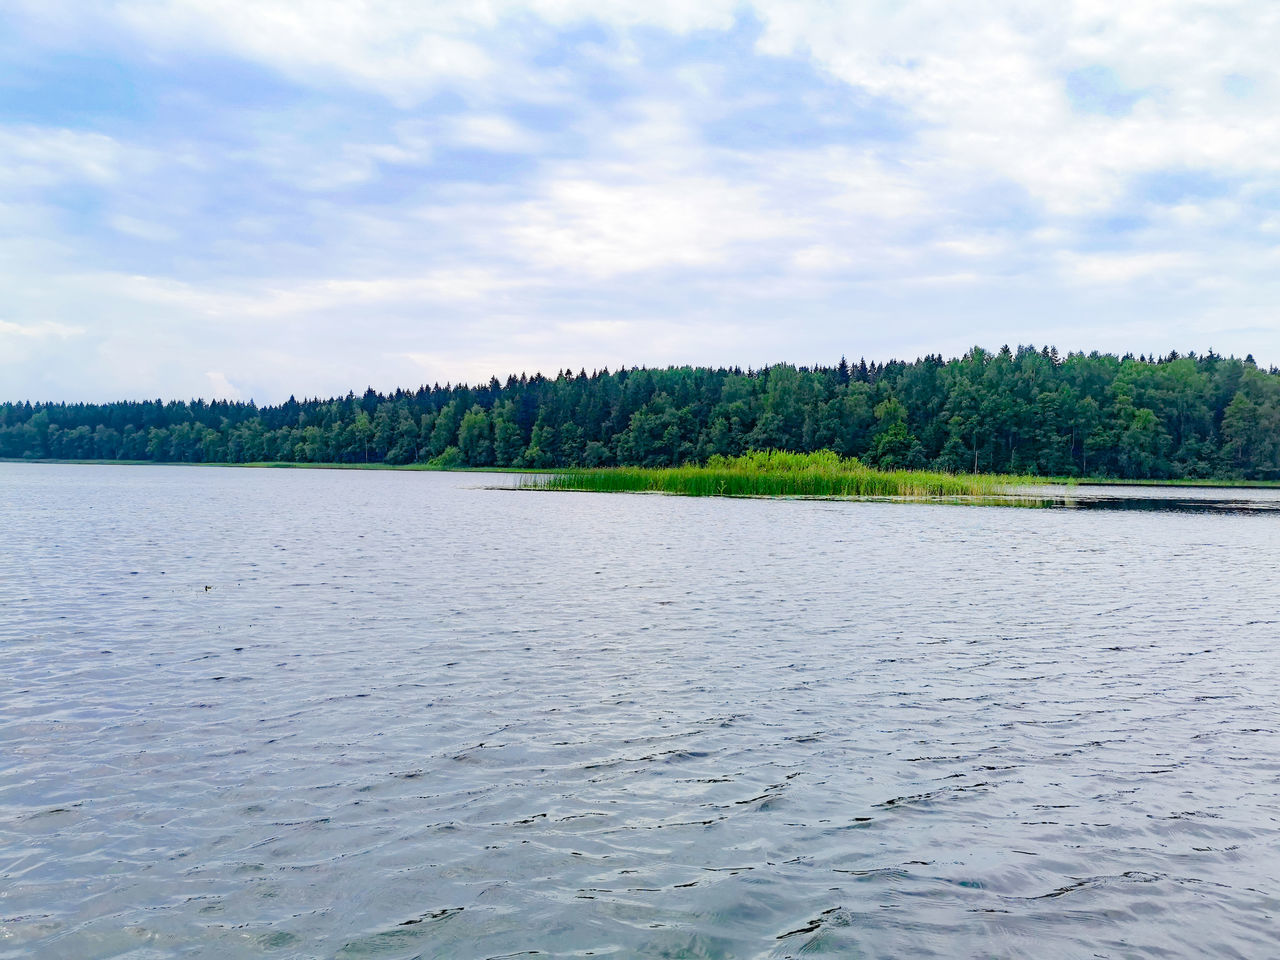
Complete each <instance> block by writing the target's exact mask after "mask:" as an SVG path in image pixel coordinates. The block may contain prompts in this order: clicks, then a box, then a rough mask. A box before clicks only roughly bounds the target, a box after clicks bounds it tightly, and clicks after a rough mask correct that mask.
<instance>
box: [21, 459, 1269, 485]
mask: <svg viewBox="0 0 1280 960" xmlns="http://www.w3.org/2000/svg"><path fill="white" fill-rule="evenodd" d="M0 463H42V464H62V465H72V466H93V465H99V466H113V467H217V468H224V469H227V468H244V469H256V470H262V469H267V470H399V471H408V472H415V473H496V474H559V473H565V472H568V471H575V470H587V469H603V470H630V469H664V468H639V467H602V468H589V467H436V466H431V465H429V464H425V463H404V464H392V463H300V462H297V461H290V460H257V461H251V462H247V463H235V462H229V461H210V462H199V463H192V462H190V461H184V460H64V459H58V458H54V457H44V458H27V457H0ZM972 476H979V477H981V476H990V477H996V476H1001V477H1002V475H999V474H972ZM1002 478H1003V477H1002ZM1019 480H1020V481H1021V483H1020V484H1019V485H1022V484H1027V485H1036V484H1043V485H1045V486H1081V487H1086V486H1089V487H1162V488H1170V487H1172V488H1178V487H1187V488H1196V489H1215V488H1216V489H1222V490H1250V489H1256V490H1275V489H1280V480H1232V479H1227V478H1200V477H1195V478H1183V479H1176V480H1156V479H1141V480H1126V479H1124V478H1120V477H1034V476H1024V477H1020V478H1019Z"/></svg>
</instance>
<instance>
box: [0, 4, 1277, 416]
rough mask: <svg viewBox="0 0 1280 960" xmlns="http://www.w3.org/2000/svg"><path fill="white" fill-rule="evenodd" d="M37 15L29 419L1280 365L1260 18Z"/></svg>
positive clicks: (360, 9)
mask: <svg viewBox="0 0 1280 960" xmlns="http://www.w3.org/2000/svg"><path fill="white" fill-rule="evenodd" d="M7 9H8V10H9V11H12V18H11V25H12V31H11V35H10V39H8V40H5V39H0V55H6V56H7V57H9V58H10V59H12V60H13V61H14V62H15V63H17V64H19V69H18V70H17V71H16V72H17V73H20V74H21V77H22V85H21V86H20V87H19V86H15V87H13V88H12V89H11V88H9V87H5V88H3V89H0V156H3V157H4V161H3V162H2V163H0V284H3V286H4V288H5V290H6V313H5V320H4V321H3V325H0V337H3V338H4V339H5V341H6V343H7V344H9V345H11V346H10V350H9V351H8V353H7V355H3V356H0V375H2V376H3V382H5V383H6V384H7V385H10V386H9V389H12V390H17V391H19V392H22V391H34V390H37V389H38V390H39V391H42V392H45V391H50V390H51V391H53V393H52V395H54V396H56V395H58V394H59V392H61V393H63V394H67V395H72V394H74V393H76V392H77V391H82V392H89V393H92V394H93V395H94V396H99V397H101V396H103V395H104V393H105V394H107V395H110V394H111V393H114V392H119V391H127V390H134V389H138V390H142V391H143V392H144V393H145V394H151V393H154V392H156V391H158V390H161V389H162V388H163V390H164V391H169V392H176V393H178V394H190V393H196V392H200V391H208V390H209V389H210V388H211V387H216V389H217V390H220V391H223V395H230V394H229V393H227V392H226V389H227V387H230V388H231V389H233V390H234V389H238V390H239V392H240V393H241V395H246V396H255V397H256V398H257V399H259V400H269V399H272V398H274V399H281V398H282V397H284V396H288V395H289V394H290V393H299V394H302V393H317V392H324V391H334V392H343V393H345V391H346V390H347V389H349V388H351V387H352V386H353V385H355V386H359V385H360V384H361V383H376V384H377V385H378V386H380V387H394V386H395V385H396V384H397V378H402V379H403V380H404V381H405V382H408V381H411V380H413V379H414V378H418V377H422V376H428V377H429V378H431V379H440V380H441V381H442V382H443V381H444V380H454V381H457V380H459V379H464V378H482V379H487V378H488V376H489V375H491V374H496V375H498V376H500V377H501V376H505V374H506V373H508V372H511V371H517V370H521V369H533V368H541V369H543V370H544V371H551V370H554V369H558V368H560V367H562V366H563V365H564V364H565V363H569V364H570V365H572V366H574V367H575V368H576V367H578V366H585V367H587V368H588V369H590V368H592V367H593V366H600V365H604V364H605V363H608V364H610V365H612V366H617V365H619V364H622V363H666V362H685V361H701V362H712V363H742V364H744V365H746V364H751V363H763V362H769V361H771V360H778V359H787V358H790V359H794V360H797V361H799V362H813V361H815V360H821V359H824V358H826V359H829V358H830V357H833V356H835V357H838V356H839V355H840V354H841V353H847V354H849V355H853V354H854V353H858V354H862V353H865V354H866V355H867V356H868V357H871V356H873V355H888V354H894V355H899V356H901V355H906V354H907V353H908V352H910V351H912V350H916V351H918V352H935V351H938V350H944V351H945V350H947V349H952V348H953V347H954V348H955V349H959V350H963V349H965V348H967V347H968V346H971V345H972V343H973V342H975V341H976V342H985V343H988V344H992V345H995V344H998V343H1000V342H1004V341H1006V340H1008V341H1009V342H1026V341H1035V342H1044V341H1053V342H1057V343H1058V344H1059V346H1060V347H1062V348H1063V349H1067V348H1069V347H1076V348H1087V349H1092V348H1094V347H1097V348H1099V349H1104V348H1108V347H1110V348H1115V349H1120V350H1121V351H1122V352H1123V350H1126V349H1134V350H1135V352H1136V351H1138V350H1143V351H1147V350H1151V349H1153V348H1154V349H1158V350H1160V351H1164V350H1167V349H1169V348H1172V347H1177V348H1178V349H1180V350H1185V349H1189V348H1191V349H1203V348H1204V347H1205V346H1207V344H1206V343H1204V342H1203V340H1202V339H1201V338H1204V337H1209V338H1210V339H1212V341H1213V343H1212V345H1213V346H1215V348H1217V349H1219V350H1223V351H1225V350H1230V349H1238V350H1239V351H1240V352H1250V351H1251V352H1253V353H1254V354H1255V355H1256V356H1258V357H1259V358H1260V359H1263V358H1270V359H1271V362H1277V361H1280V331H1276V330H1275V329H1274V325H1273V324H1269V323H1268V321H1267V320H1266V317H1267V316H1269V313H1268V312H1267V311H1268V309H1269V307H1268V303H1269V302H1273V301H1274V297H1275V294H1276V293H1278V292H1280V291H1278V290H1277V289H1276V287H1277V285H1278V283H1280V281H1277V280H1275V279H1273V278H1274V277H1275V276H1276V274H1275V270H1274V266H1275V263H1276V259H1275V258H1276V254H1275V250H1276V245H1277V236H1280V118H1278V117H1276V116H1275V114H1274V110H1273V109H1272V104H1274V102H1275V100H1276V98H1277V96H1280V80H1278V79H1277V75H1276V74H1275V72H1274V69H1273V67H1272V66H1271V62H1272V58H1273V56H1274V53H1273V51H1274V48H1275V41H1276V38H1277V35H1278V34H1280V10H1275V9H1273V8H1272V7H1271V6H1269V5H1261V4H1258V5H1253V4H1246V3H1226V4H1221V5H1205V4H1200V3H1192V2H1190V0H1187V2H1183V0H1171V2H1162V3H1154V2H1139V3H1137V4H1135V5H1130V6H1126V7H1123V8H1121V7H1117V6H1115V5H1114V4H1103V3H1101V2H1094V0H1088V2H1075V3H1072V4H1067V5H1059V6H1040V7H1027V6H1026V5H1024V4H1015V3H1012V2H1006V0H996V2H992V3H988V4H983V5H981V6H980V7H978V8H974V7H958V6H956V5H955V4H950V3H943V2H941V0H916V2H909V3H904V4H898V5H894V6H892V7H885V6H883V5H867V4H863V5H858V4H831V3H827V2H817V0H814V2H809V0H787V2H782V0H758V2H737V0H735V2H723V0H713V2H708V3H699V4H690V3H677V2H674V0H670V2H667V0H664V2H660V3H652V4H635V3H622V2H586V0H531V2H527V3H515V2H508V0H495V2H491V3H484V4H474V3H465V4H464V3H461V2H441V3H431V4H411V3H401V2H393V0H369V2H366V3H363V4H350V3H346V2H344V0H260V2H256V3H248V2H231V0H145V2H144V0H109V2H106V3H103V4H94V5H89V6H86V5H84V4H80V3H73V2H71V0H41V2H40V3H39V4H36V3H34V2H21V3H19V2H16V0H15V2H14V3H12V4H10V6H9V7H8V8H7ZM108 75H109V76H111V77H113V78H114V79H113V81H112V83H110V84H106V83H103V84H98V85H96V86H95V85H94V83H93V82H92V78H94V77H100V76H108ZM14 91H16V92H14ZM86 91H92V92H94V95H93V96H89V95H88V93H87V92H86ZM6 97H8V99H6ZM1152 316H1159V317H1160V318H1161V319H1160V323H1159V324H1157V325H1156V326H1155V327H1153V326H1152V321H1151V319H1150V318H1151V317H1152ZM1234 318H1238V319H1234ZM50 324H52V325H53V326H49V325H50ZM19 328H20V330H21V331H23V332H20V331H19ZM1218 328H1221V329H1222V330H1223V331H1224V334H1223V335H1222V336H1221V337H1215V336H1213V332H1214V330H1215V329H1218ZM59 330H62V331H73V333H68V334H66V335H63V334H60V333H58V331H59ZM1153 330H1154V331H1155V332H1154V333H1153ZM1154 336H1159V337H1164V338H1166V340H1165V341H1162V342H1161V343H1154V342H1152V338H1153V337H1154ZM1126 338H1128V339H1126ZM1185 338H1192V339H1191V341H1190V342H1189V341H1188V339H1185ZM1131 341H1132V342H1131ZM16 344H21V345H22V349H23V351H24V352H23V354H22V356H23V357H24V358H25V359H24V360H22V362H18V361H17V360H15V359H14V358H15V357H16V356H17V355H18V354H17V349H16V347H15V346H12V345H16ZM0 353H3V352H0ZM37 363H38V364H39V365H40V366H41V368H42V369H41V372H40V373H39V375H37V374H36V373H34V372H32V370H34V368H35V365H36V364H37ZM211 371H213V372H214V373H216V374H218V375H219V376H221V377H223V378H224V379H225V382H223V380H218V381H216V382H215V381H214V380H211V379H210V372H211Z"/></svg>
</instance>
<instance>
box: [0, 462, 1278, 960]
mask: <svg viewBox="0 0 1280 960" xmlns="http://www.w3.org/2000/svg"><path fill="white" fill-rule="evenodd" d="M511 483H512V480H511V478H509V477H506V476H497V475H477V474H439V473H407V472H356V471H324V470H253V469H219V468H199V467H185V468H184V467H160V466H155V467H128V466H105V465H103V466H91V465H42V464H0V746H2V748H3V749H2V750H0V958H19V957H21V958H24V960H25V958H31V957H34V958H57V960H68V958H108V957H113V958H115V957H119V958H129V960H153V958H162V957H208V958H232V960H235V958H257V957H272V958H310V957H326V958H328V957H338V958H357V957H377V958H410V957H459V958H472V957H474V958H482V957H483V958H488V957H513V956H539V957H554V958H560V957H565V958H568V957H575V958H576V957H586V956H597V957H618V958H623V957H655V958H656V957H667V958H675V957H686V958H695V957H696V958H715V957H723V958H730V957H733V958H748V957H749V958H782V957H822V956H830V957H904V956H911V957H948V958H951V957H970V956H974V957H976V956H981V957H1028V956H1034V957H1039V958H1044V957H1095V956H1102V957H1204V956H1214V957H1251V958H1253V957H1261V956H1269V955H1275V954H1277V953H1278V952H1280V938H1278V936H1277V933H1276V929H1277V914H1278V913H1280V706H1278V705H1277V693H1278V692H1280V676H1278V673H1280V654H1277V652H1276V641H1277V636H1278V635H1280V590H1277V584H1276V576H1277V570H1280V514H1277V513H1275V512H1270V513H1268V512H1266V511H1263V512H1257V513H1248V512H1241V511H1210V512H1197V511H1194V510H1182V509H1178V510H1171V511H1155V510H1149V509H1148V510H1131V511H1128V510H1070V509H1047V510H1039V509H1036V510H1029V509H1012V508H1000V507H977V506H954V505H922V504H901V503H856V502H821V501H801V500H790V501H767V500H724V499H693V498H689V499H686V498H675V497H660V496H634V495H632V496H628V495H609V494H573V493H545V492H528V491H523V492H521V491H514V490H510V489H489V488H490V487H493V486H495V485H496V486H504V485H506V486H509V485H511ZM1105 493H1106V495H1107V496H1126V495H1131V496H1133V497H1136V498H1148V499H1149V498H1151V497H1152V496H1153V495H1152V493H1151V491H1150V490H1140V491H1128V492H1126V491H1125V490H1123V489H1108V490H1107V491H1106V492H1105ZM1184 494H1185V491H1181V492H1179V496H1182V495H1184ZM1163 495H1166V494H1156V496H1163ZM1186 496H1189V497H1192V498H1201V499H1204V498H1207V499H1210V500H1212V499H1213V498H1214V497H1215V494H1214V493H1213V492H1205V491H1197V492H1195V493H1192V494H1186ZM1221 496H1222V497H1226V498H1229V499H1231V500H1246V501H1257V502H1259V503H1261V504H1262V505H1263V506H1266V505H1267V503H1268V502H1274V501H1275V499H1276V496H1277V495H1276V494H1275V493H1274V492H1270V491H1268V492H1251V491H1241V490H1233V491H1229V492H1223V493H1221ZM1175 499H1176V498H1175Z"/></svg>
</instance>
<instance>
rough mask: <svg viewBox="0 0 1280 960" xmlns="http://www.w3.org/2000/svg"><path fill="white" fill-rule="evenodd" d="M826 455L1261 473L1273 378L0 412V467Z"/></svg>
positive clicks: (829, 376) (729, 376)
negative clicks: (0, 462) (36, 462)
mask: <svg viewBox="0 0 1280 960" xmlns="http://www.w3.org/2000/svg"><path fill="white" fill-rule="evenodd" d="M753 450H783V451H795V452H811V451H818V450H831V451H834V452H835V453H837V454H839V455H840V456H842V457H857V458H859V459H860V460H861V461H862V462H863V463H865V464H867V465H870V466H874V467H880V468H924V467H928V468H932V469H936V470H942V471H946V472H952V473H990V472H999V473H1013V474H1038V475H1042V476H1058V477H1070V476H1090V477H1123V478H1143V479H1145V478H1155V479H1179V478H1223V479H1227V478H1230V479H1278V478H1280V370H1277V369H1275V368H1272V369H1270V370H1263V369H1260V368H1259V367H1258V366H1257V364H1256V363H1255V362H1254V360H1253V358H1252V356H1249V357H1246V358H1245V359H1243V360H1239V359H1236V358H1234V357H1223V356H1219V355H1217V354H1215V353H1213V352H1212V351H1209V352H1208V353H1206V354H1203V355H1199V356H1198V355H1196V354H1194V353H1188V354H1186V355H1180V354H1178V353H1177V352H1171V353H1170V354H1169V355H1168V356H1164V357H1146V356H1141V357H1136V358H1135V357H1133V356H1132V355H1125V356H1123V357H1119V356H1115V355H1111V354H1101V353H1097V352H1093V353H1089V354H1085V353H1070V354H1067V355H1066V356H1060V355H1059V354H1058V352H1057V351H1056V350H1055V349H1053V348H1049V347H1042V348H1040V349H1036V348H1035V347H1032V346H1020V347H1018V348H1017V349H1010V348H1009V347H1007V346H1006V347H1002V348H1001V349H1000V350H998V351H996V352H990V351H987V350H985V349H983V348H980V347H974V348H973V349H972V350H970V351H969V352H967V353H966V354H965V355H964V356H963V357H959V358H955V359H951V360H943V359H942V357H941V356H940V355H939V356H926V357H923V358H920V359H917V360H915V361H914V362H905V361H898V360H891V361H889V362H887V363H874V362H873V363H867V362H866V361H865V360H860V361H858V362H857V363H849V362H847V361H846V360H844V359H841V360H840V362H839V363H838V364H836V365H834V366H812V367H805V366H793V365H790V364H778V365H775V366H770V367H765V368H762V369H759V370H750V369H749V370H742V369H739V368H715V369H713V368H710V367H688V366H686V367H669V368H666V369H647V368H643V367H640V368H631V369H625V368H624V369H620V370H616V371H612V372H610V371H609V370H601V371H597V372H593V373H591V374H588V373H587V372H586V371H585V370H581V371H579V372H577V373H573V372H572V371H570V370H564V371H560V372H558V373H557V374H556V375H555V376H554V377H547V376H543V375H542V374H535V375H533V376H528V375H525V374H521V375H520V376H518V377H517V376H514V375H513V376H510V377H508V378H507V380H506V382H505V383H502V382H500V381H499V380H497V379H496V378H494V379H492V380H490V381H489V382H488V383H487V384H482V385H475V386H468V385H452V384H446V385H445V386H440V385H438V384H436V385H433V386H430V387H427V386H423V387H421V388H419V389H417V390H412V391H410V390H396V391H395V392H393V393H388V394H383V393H379V392H376V391H374V390H373V389H372V388H370V389H368V390H366V391H365V392H364V393H363V394H355V393H348V394H347V395H346V396H345V397H336V398H330V399H319V398H316V399H309V400H297V399H295V398H293V397H290V398H289V400H288V401H287V402H286V403H282V404H279V405H277V406H257V405H256V404H254V403H253V402H251V401H250V402H247V403H246V402H235V401H226V400H215V401H204V400H191V401H177V400H172V401H167V402H166V401H162V400H148V401H121V402H114V403H102V404H86V403H76V404H68V403H31V402H7V403H0V457H3V458H9V459H66V460H94V459H98V460H143V461H155V462H182V463H200V462H204V463H251V462H264V461H269V462H298V463H342V464H365V463H368V464H378V463H381V464H392V465H395V464H424V465H429V466H435V467H467V466H471V467H491V466H497V467H528V468H544V467H564V466H607V465H625V466H643V467H654V466H677V465H682V464H688V463H702V462H705V461H706V460H707V459H708V458H710V457H712V456H716V455H719V456H726V457H732V456H738V455H741V454H743V453H745V452H748V451H753Z"/></svg>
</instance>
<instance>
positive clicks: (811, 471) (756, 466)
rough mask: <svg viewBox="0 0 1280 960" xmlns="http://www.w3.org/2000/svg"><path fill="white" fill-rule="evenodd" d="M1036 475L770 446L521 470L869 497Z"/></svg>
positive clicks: (760, 493) (937, 495)
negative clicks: (648, 461) (697, 458)
mask: <svg viewBox="0 0 1280 960" xmlns="http://www.w3.org/2000/svg"><path fill="white" fill-rule="evenodd" d="M1036 482H1040V483H1043V481H1042V480H1038V479H1037V478H1033V477H1012V476H1001V475H994V474H950V473H941V472H934V471H926V470H876V469H873V468H871V467H868V466H866V465H865V464H863V463H862V462H861V461H859V460H858V459H856V458H849V459H843V458H841V457H839V456H838V455H836V454H835V453H833V452H831V451H830V450H820V451H818V452H817V453H787V452H785V451H778V450H769V451H756V452H752V453H747V454H744V455H743V456H741V457H719V456H715V457H712V458H711V459H710V460H708V461H707V463H706V464H705V465H704V466H682V467H602V468H595V469H590V468H587V469H579V468H575V469H567V470H559V471H555V472H553V473H549V474H545V475H542V476H531V477H526V478H524V479H523V480H522V481H521V484H520V486H521V487H523V488H526V489H536V490H577V491H590V492H600V493H622V492H635V493H670V494H677V495H680V496H686V497H827V498H836V497H872V498H906V499H919V500H928V499H951V498H962V499H972V498H990V499H992V500H993V501H994V500H998V499H1000V498H1007V497H1010V496H1011V495H1015V493H1016V491H1015V488H1016V487H1019V486H1024V485H1026V484H1028V483H1036Z"/></svg>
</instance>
